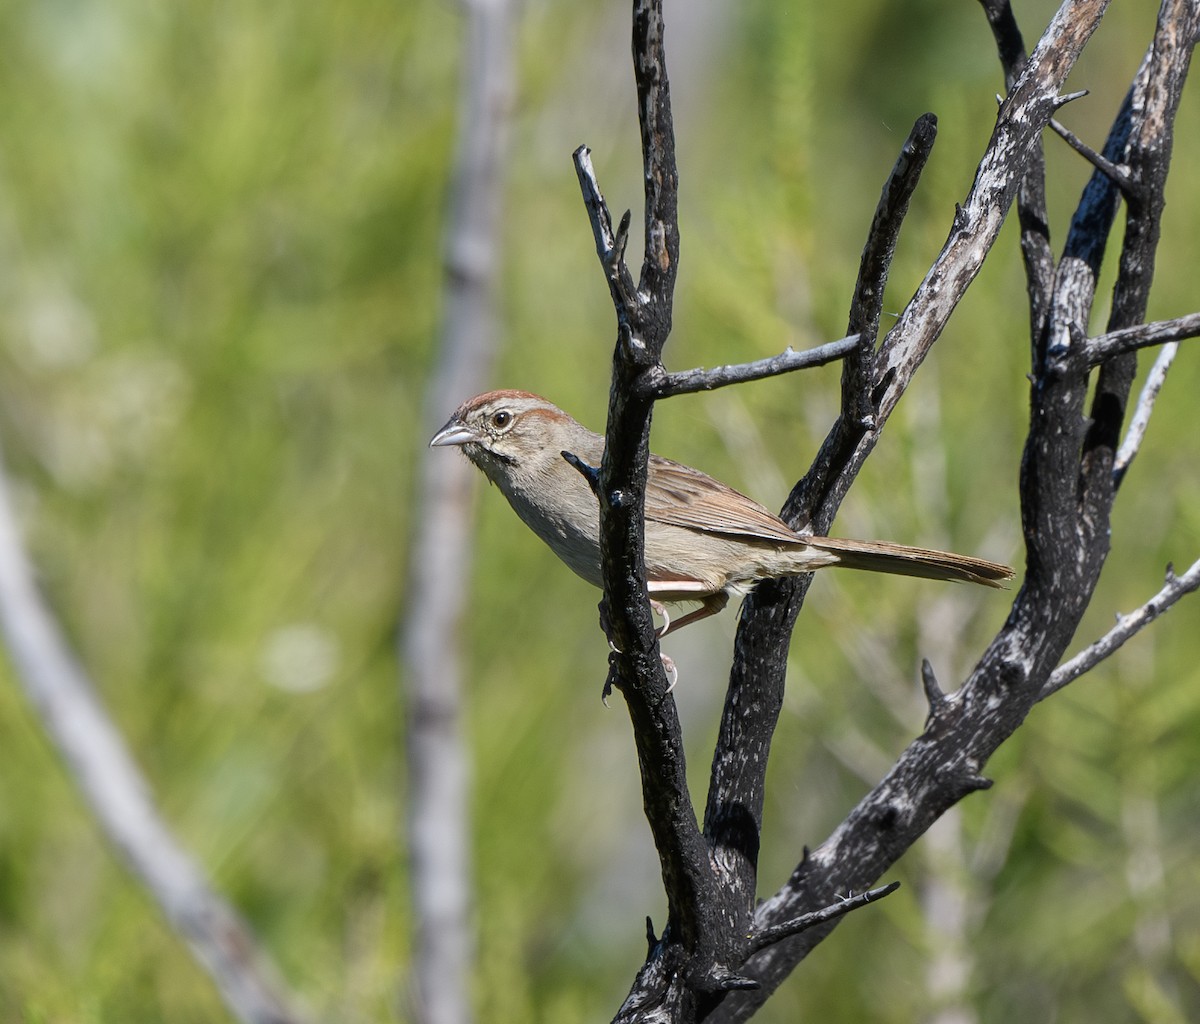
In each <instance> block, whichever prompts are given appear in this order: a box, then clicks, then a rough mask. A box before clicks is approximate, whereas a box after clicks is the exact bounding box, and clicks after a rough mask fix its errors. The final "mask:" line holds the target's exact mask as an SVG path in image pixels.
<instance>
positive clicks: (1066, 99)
mask: <svg viewBox="0 0 1200 1024" xmlns="http://www.w3.org/2000/svg"><path fill="white" fill-rule="evenodd" d="M1088 91H1089V90H1087V89H1080V90H1079V91H1078V92H1069V93H1067V94H1066V95H1065V96H1059V97H1057V98H1056V99H1055V101H1054V109H1055V110H1062V108H1063V107H1065V106H1066V105H1067V104H1068V103H1074V102H1075V101H1076V100H1081V99H1083V98H1084V97H1085V96H1086V95H1088Z"/></svg>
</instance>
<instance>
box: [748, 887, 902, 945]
mask: <svg viewBox="0 0 1200 1024" xmlns="http://www.w3.org/2000/svg"><path fill="white" fill-rule="evenodd" d="M899 888H900V883H899V882H889V883H888V884H887V885H882V886H880V887H879V888H878V889H869V890H868V891H867V892H860V893H858V894H857V895H854V894H851V895H849V896H846V897H845V898H844V899H842V898H840V899H839V900H838V902H837V903H831V904H830V905H829V906H827V907H823V908H822V909H821V910H814V911H812V912H811V913H809V914H802V915H801V916H800V917H797V918H793V919H792V920H791V921H784V922H782V923H781V924H776V925H771V926H770V927H769V928H764V929H763V930H762V931H759V932H755V933H754V935H753V936H751V938H750V951H751V952H752V953H757V952H758V951H759V950H762V949H766V948H767V947H768V946H773V945H774V944H775V943H776V942H782V941H783V940H784V939H790V938H791V937H792V936H793V935H799V934H800V933H801V932H806V931H808V929H810V928H815V927H816V926H817V925H819V924H825V923H827V922H829V921H835V920H837V919H838V918H839V917H843V916H844V915H846V914H848V913H850V911H852V910H858V909H859V907H865V906H866V905H867V904H868V903H874V902H876V901H878V900H881V899H883V898H884V897H885V896H890V895H891V894H892V893H894V892H895V891H896V890H897V889H899Z"/></svg>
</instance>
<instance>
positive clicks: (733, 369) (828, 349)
mask: <svg viewBox="0 0 1200 1024" xmlns="http://www.w3.org/2000/svg"><path fill="white" fill-rule="evenodd" d="M857 345H858V335H857V334H852V335H850V336H849V337H848V338H840V339H838V340H837V341H830V342H827V343H826V344H824V345H818V346H817V347H816V348H808V349H805V350H804V351H802V352H797V351H795V350H794V349H791V348H788V349H785V350H784V351H783V352H781V353H779V355H777V356H770V357H768V358H766V359H756V360H754V362H752V363H737V364H735V365H732V366H717V367H715V368H713V369H711V370H681V371H680V372H678V373H667V372H665V371H663V370H662V369H661V368H659V369H658V371H657V372H655V371H651V372H650V373H649V374H647V375H646V377H645V378H644V379H645V381H646V383H647V385H648V386H649V388H650V389H651V394H652V395H653V396H654V397H655V398H673V397H674V396H676V395H689V394H694V393H695V392H697V391H713V390H715V389H716V388H723V387H726V386H728V385H730V384H745V383H747V382H749V381H753V380H762V379H763V378H765V377H777V376H779V375H780V374H783V373H791V372H792V371H793V370H807V369H809V368H811V367H814V366H824V365H825V364H827V363H832V362H834V361H835V360H837V359H841V358H842V357H843V356H844V355H846V354H847V353H848V352H852V351H853V350H854V348H855V346H857Z"/></svg>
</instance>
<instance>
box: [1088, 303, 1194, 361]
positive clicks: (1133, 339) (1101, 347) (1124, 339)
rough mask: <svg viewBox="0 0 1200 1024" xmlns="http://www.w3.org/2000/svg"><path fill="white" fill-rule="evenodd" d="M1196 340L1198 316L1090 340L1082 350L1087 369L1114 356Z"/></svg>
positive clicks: (1129, 329) (1135, 327)
mask: <svg viewBox="0 0 1200 1024" xmlns="http://www.w3.org/2000/svg"><path fill="white" fill-rule="evenodd" d="M1197 336H1200V313H1189V314H1188V315H1187V316H1180V317H1176V318H1175V319H1174V320H1155V321H1154V322H1152V323H1148V324H1137V325H1136V326H1133V327H1124V328H1122V329H1120V330H1116V331H1109V332H1108V333H1107V334H1100V335H1097V336H1096V337H1094V338H1089V339H1088V341H1087V344H1086V346H1085V356H1086V363H1087V365H1088V366H1099V365H1100V364H1101V363H1103V362H1105V361H1107V360H1109V359H1112V358H1113V357H1115V356H1119V355H1124V354H1125V353H1127V352H1136V351H1137V350H1138V349H1140V348H1150V347H1151V346H1153V345H1165V344H1166V343H1167V342H1172V341H1186V340H1187V339H1188V338H1195V337H1197Z"/></svg>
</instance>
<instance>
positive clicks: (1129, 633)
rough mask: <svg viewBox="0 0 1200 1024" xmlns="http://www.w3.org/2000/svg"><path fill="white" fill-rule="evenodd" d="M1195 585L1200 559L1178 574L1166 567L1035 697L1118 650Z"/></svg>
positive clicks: (1052, 690) (1054, 690)
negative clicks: (1142, 598)
mask: <svg viewBox="0 0 1200 1024" xmlns="http://www.w3.org/2000/svg"><path fill="white" fill-rule="evenodd" d="M1198 589H1200V559H1198V560H1197V561H1195V562H1193V563H1192V566H1191V568H1190V569H1188V570H1187V572H1185V573H1184V574H1183V575H1182V576H1176V575H1175V572H1174V570H1172V569H1169V568H1168V570H1167V582H1166V583H1165V584H1164V585H1163V588H1162V590H1160V591H1159V592H1158V593H1157V594H1155V595H1154V596H1153V597H1152V598H1150V600H1149V601H1147V602H1146V603H1145V604H1144V605H1142V606H1141V607H1140V608H1138V609H1137V610H1136V611H1132V612H1130V613H1129V614H1128V615H1122V616H1120V617H1119V618H1118V619H1117V624H1116V625H1115V626H1113V628H1112V629H1110V630H1109V631H1108V632H1107V633H1105V634H1104V636H1102V637H1101V638H1100V639H1099V640H1097V641H1095V642H1094V643H1092V644H1089V645H1088V646H1087V647H1085V648H1084V649H1083V650H1082V651H1080V652H1079V653H1078V654H1077V655H1075V657H1073V658H1071V660H1070V661H1065V662H1063V663H1062V664H1061V665H1059V667H1058V668H1056V669H1055V670H1054V671H1053V672H1052V673H1051V674H1050V678H1049V679H1047V680H1046V685H1045V686H1043V687H1042V689H1041V692H1040V693H1039V694H1038V697H1037V699H1038V700H1039V701H1042V700H1045V699H1046V698H1047V697H1049V696H1051V695H1052V694H1055V693H1057V692H1058V691H1059V690H1061V689H1062V688H1063V687H1064V686H1066V685H1067V684H1068V683H1072V682H1074V681H1075V680H1076V679H1078V678H1079V677H1080V676H1081V675H1083V674H1084V673H1085V672H1088V671H1090V670H1091V669H1093V668H1095V666H1097V665H1099V664H1100V662H1102V661H1103V660H1104V659H1105V658H1107V657H1109V656H1110V655H1112V654H1115V653H1116V652H1117V651H1118V650H1120V648H1121V647H1122V645H1124V643H1125V641H1127V640H1129V639H1130V638H1131V637H1133V636H1136V635H1137V634H1138V633H1140V632H1141V631H1142V630H1143V629H1145V628H1146V627H1147V626H1148V625H1150V623H1151V622H1153V621H1154V620H1155V619H1157V618H1158V617H1159V616H1160V615H1162V614H1163V613H1164V612H1166V611H1167V610H1168V609H1169V608H1170V607H1171V606H1172V605H1173V604H1175V602H1176V601H1178V600H1179V599H1180V598H1181V597H1183V596H1185V595H1186V594H1190V593H1192V592H1194V591H1195V590H1198Z"/></svg>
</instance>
